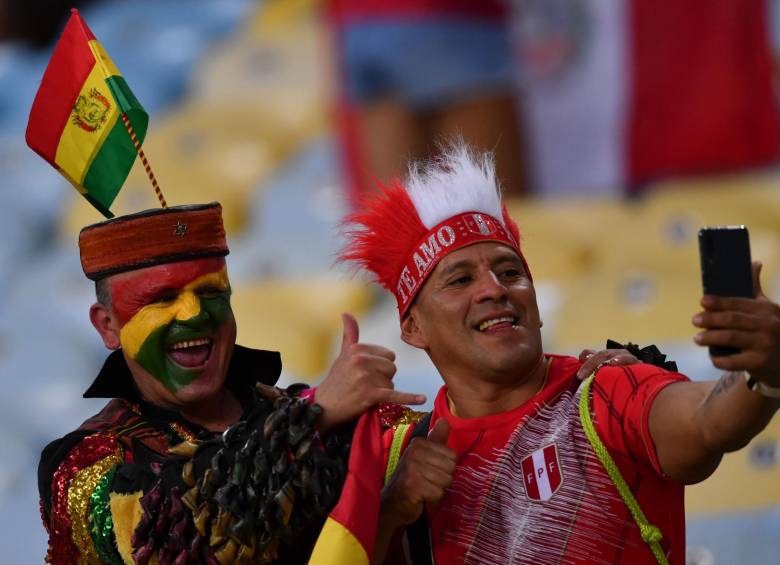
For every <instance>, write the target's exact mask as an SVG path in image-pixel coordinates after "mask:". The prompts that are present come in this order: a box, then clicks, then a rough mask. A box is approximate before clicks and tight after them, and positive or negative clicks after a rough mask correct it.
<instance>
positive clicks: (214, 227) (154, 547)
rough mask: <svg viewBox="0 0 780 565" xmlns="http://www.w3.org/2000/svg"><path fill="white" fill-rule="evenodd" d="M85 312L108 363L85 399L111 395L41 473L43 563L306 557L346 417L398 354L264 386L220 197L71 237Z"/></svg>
mask: <svg viewBox="0 0 780 565" xmlns="http://www.w3.org/2000/svg"><path fill="white" fill-rule="evenodd" d="M79 247H80V251H81V261H82V267H83V269H84V272H85V274H86V275H87V277H88V278H90V279H92V280H93V281H95V283H96V291H97V297H98V301H97V302H96V303H95V304H93V305H92V307H91V308H90V312H89V317H90V320H91V321H92V324H93V325H94V327H95V328H96V330H97V332H98V333H99V334H100V336H101V338H102V340H103V342H104V344H105V346H106V347H107V348H108V349H110V350H112V351H113V352H112V353H111V354H110V355H109V357H108V359H107V360H106V362H105V364H104V366H103V368H102V370H101V371H100V373H99V375H98V377H97V378H96V379H95V381H94V382H93V383H92V385H91V386H90V387H89V389H88V390H87V391H86V392H85V394H84V396H85V397H90V398H94V397H102V398H110V399H112V400H110V401H109V402H108V404H107V405H106V407H105V408H104V409H103V410H102V411H101V412H100V413H99V414H97V415H95V416H93V417H92V418H90V419H89V420H87V421H86V422H84V424H82V426H81V427H79V429H77V430H75V431H73V432H71V433H69V434H67V435H65V436H64V437H62V438H60V439H58V440H56V441H54V442H52V443H51V444H49V445H48V446H47V447H46V448H45V449H44V451H43V454H42V456H41V462H40V466H39V490H40V495H41V513H42V516H43V521H44V524H45V526H46V528H47V530H48V532H49V536H50V537H49V551H48V555H47V561H48V562H50V563H58V564H60V563H61V564H72V563H77V562H78V563H81V562H89V563H93V562H104V563H134V562H135V563H147V562H154V561H155V560H156V561H157V562H159V563H176V564H183V563H232V562H257V563H268V562H281V563H302V562H305V560H306V557H307V555H308V551H310V549H311V545H312V543H313V541H314V539H315V537H316V535H317V533H318V531H319V528H320V527H321V525H322V523H323V522H324V520H325V517H326V516H327V513H328V511H329V510H330V508H331V507H332V506H333V504H334V503H335V502H336V500H337V498H338V495H339V491H340V488H341V484H342V482H343V480H344V475H345V472H346V465H345V463H346V456H347V453H348V449H349V441H350V436H351V430H350V426H349V425H348V424H350V423H351V422H353V421H354V420H355V419H356V418H357V417H358V416H359V415H360V414H361V413H363V412H364V411H365V410H366V409H368V408H370V407H371V406H373V405H375V404H377V403H379V402H397V403H405V404H419V403H421V402H424V400H425V399H424V397H421V396H420V395H415V394H407V393H403V392H400V391H395V390H393V385H392V380H391V379H392V377H393V374H394V372H395V365H394V363H393V360H394V355H393V353H392V352H391V351H389V350H387V349H385V348H383V347H380V346H376V345H370V344H361V343H359V342H358V328H357V323H356V322H355V320H354V318H352V317H351V316H349V315H345V316H344V338H343V346H342V351H341V354H340V355H339V357H338V358H337V359H336V361H335V363H334V365H333V367H332V368H331V370H330V372H329V374H328V375H327V377H326V378H325V379H324V381H323V382H322V384H321V385H320V386H319V387H318V388H317V389H316V390H315V389H308V388H306V387H302V386H295V387H291V388H289V389H287V390H286V391H283V390H280V389H276V388H273V386H272V385H273V384H274V383H275V382H276V380H277V378H278V377H279V373H280V370H281V362H280V357H279V354H278V353H275V352H268V351H258V350H252V349H248V348H245V347H241V346H239V345H236V344H235V339H236V322H235V318H234V316H233V311H232V310H231V307H230V290H231V289H230V282H229V280H228V275H227V269H226V264H225V259H224V256H225V255H227V253H228V248H227V244H226V241H225V232H224V229H223V226H222V218H221V207H220V206H219V204H216V203H214V204H208V205H195V206H179V207H172V208H166V209H160V210H151V211H146V212H141V213H138V214H133V215H129V216H124V217H120V218H115V219H113V220H109V221H106V222H102V223H100V224H95V225H93V226H89V227H87V228H85V229H84V230H82V232H81V234H80V236H79Z"/></svg>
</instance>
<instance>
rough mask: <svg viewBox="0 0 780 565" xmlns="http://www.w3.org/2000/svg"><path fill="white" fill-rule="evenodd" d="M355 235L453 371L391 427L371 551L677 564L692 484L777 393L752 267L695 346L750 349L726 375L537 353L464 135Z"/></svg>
mask: <svg viewBox="0 0 780 565" xmlns="http://www.w3.org/2000/svg"><path fill="white" fill-rule="evenodd" d="M347 239H348V241H347V245H346V248H345V250H344V252H343V254H342V259H344V260H349V261H355V262H357V264H358V265H360V266H361V267H363V268H364V269H366V270H367V271H369V272H371V273H372V274H373V275H374V277H375V279H376V281H377V282H378V283H379V284H381V285H382V286H383V287H385V288H386V289H387V290H389V291H390V292H392V293H393V294H394V296H395V298H396V301H397V303H398V308H399V314H400V329H401V337H402V339H403V340H404V341H405V342H406V343H408V344H409V345H411V346H413V347H416V348H419V349H422V350H424V351H425V352H426V353H427V354H428V356H429V357H430V359H431V361H432V362H433V363H434V365H435V366H436V368H437V370H438V371H439V373H440V375H441V377H442V380H443V386H442V388H441V390H440V391H439V394H438V395H437V397H436V399H435V401H434V408H433V411H432V412H431V413H430V415H429V416H428V417H426V419H424V420H422V421H421V423H419V424H417V425H408V424H406V423H399V424H398V425H397V426H395V427H394V428H393V429H392V430H391V431H389V432H386V434H385V436H384V438H383V440H384V447H385V462H386V469H387V471H386V474H385V478H386V480H385V486H384V489H383V490H382V509H381V514H380V521H379V533H378V538H377V544H376V550H375V553H374V557H375V560H376V562H378V563H381V562H383V561H384V558H385V556H386V555H387V553H386V550H387V549H388V547H390V548H391V551H390V554H389V555H390V557H388V558H387V560H386V562H388V563H406V562H409V561H411V562H412V563H415V564H430V563H434V562H435V563H441V564H450V563H474V564H484V563H500V564H509V563H529V564H530V563H534V564H535V563H545V564H547V563H567V564H580V563H581V564H586V563H587V564H592V563H611V564H632V565H633V564H638V563H641V564H646V563H656V562H658V563H676V564H682V563H684V561H685V520H684V518H685V516H684V503H683V502H684V496H683V494H684V485H685V484H691V483H695V482H698V481H701V480H704V479H705V478H707V477H708V476H709V475H710V474H712V473H713V472H714V471H715V469H716V468H717V466H718V464H719V463H720V460H721V458H722V456H723V454H724V453H726V452H729V451H734V450H737V449H740V448H741V447H744V446H745V445H747V443H748V442H749V441H750V440H751V438H753V437H754V436H755V435H756V434H758V433H759V432H760V431H761V430H762V429H763V428H764V427H765V426H766V425H767V423H768V422H769V420H770V419H771V418H772V415H773V414H774V413H775V412H776V411H777V409H778V407H780V306H778V304H776V303H774V302H772V301H771V300H770V299H769V298H767V296H766V295H764V293H763V292H762V291H761V286H760V284H759V272H760V264H759V263H756V264H754V273H753V274H754V289H755V298H728V297H718V296H704V297H703V298H702V301H701V306H702V307H703V311H701V312H699V313H698V314H696V315H695V316H694V317H693V320H692V321H693V324H694V326H696V327H697V328H699V330H700V332H699V333H698V334H697V335H696V336H695V338H694V341H695V343H696V344H697V345H701V346H732V347H738V348H739V349H740V350H741V351H740V352H739V353H736V354H734V355H729V356H725V357H712V362H713V364H714V365H715V366H716V367H718V368H721V369H724V370H726V371H728V372H727V373H726V374H725V375H724V376H723V377H722V378H721V379H720V380H719V381H698V382H691V381H689V380H688V379H687V378H686V377H685V376H684V375H681V374H679V373H678V372H677V371H676V367H675V368H672V367H668V366H667V368H660V367H658V366H655V365H656V364H655V363H653V364H644V363H643V364H635V365H631V366H622V367H612V366H608V365H607V366H597V367H592V366H591V367H587V368H586V367H584V366H583V365H582V363H581V361H580V360H578V359H575V358H573V357H567V356H562V355H553V354H550V353H546V352H545V351H544V349H543V343H542V336H541V332H540V328H541V326H542V319H541V317H540V314H539V308H538V305H537V299H536V294H535V290H534V284H533V280H532V271H531V270H530V269H529V266H528V264H527V263H526V261H525V258H524V256H523V253H522V250H521V245H520V237H519V231H518V228H517V225H516V224H515V223H514V221H512V219H511V218H510V217H509V215H508V214H507V211H506V208H505V207H504V206H503V204H502V203H501V198H500V191H499V188H498V186H497V184H496V180H495V171H494V169H493V165H492V162H491V159H490V158H489V157H488V156H484V155H482V156H475V155H474V154H472V152H471V151H470V150H469V149H468V148H466V147H463V146H458V145H455V146H452V147H449V148H446V149H445V151H443V154H442V156H441V157H440V158H439V159H438V160H437V161H434V162H432V163H430V164H427V165H420V166H414V167H412V168H411V169H410V174H409V177H408V178H407V179H406V180H405V182H404V183H403V184H402V183H397V184H395V185H394V186H391V187H387V188H384V189H383V190H382V191H381V193H380V194H378V195H376V196H372V197H368V198H367V199H366V202H365V206H364V208H363V209H361V210H360V211H358V212H356V213H354V214H353V215H352V216H351V217H349V218H348V220H347ZM651 360H652V359H651ZM662 364H663V363H662ZM591 373H592V375H591ZM583 375H591V376H588V377H587V378H586V380H585V381H584V382H580V378H581V377H582V376H583ZM393 540H395V542H396V543H392V542H393ZM395 550H398V551H395Z"/></svg>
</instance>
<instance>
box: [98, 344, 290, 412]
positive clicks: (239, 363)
mask: <svg viewBox="0 0 780 565" xmlns="http://www.w3.org/2000/svg"><path fill="white" fill-rule="evenodd" d="M281 372H282V358H281V356H280V355H279V353H278V352H277V351H263V350H262V349H250V348H249V347H243V346H241V345H236V346H235V347H233V355H232V356H231V357H230V365H229V366H228V372H227V377H226V378H225V386H226V387H228V388H229V389H230V390H231V391H233V392H235V393H237V394H238V395H239V398H242V395H243V394H244V393H245V392H246V391H247V390H248V389H249V387H251V385H254V384H255V383H258V382H260V383H263V384H266V385H275V384H276V381H278V380H279V375H280V373H281ZM83 396H84V398H123V399H125V400H129V401H131V402H139V401H140V400H141V398H140V395H139V393H138V389H137V388H136V386H135V383H134V381H133V375H132V374H131V373H130V368H129V367H128V366H127V363H126V362H125V357H124V355H123V354H122V350H121V349H118V350H116V351H114V352H112V353H111V354H110V355H109V356H108V358H107V359H106V361H105V363H103V368H102V369H100V373H98V376H97V378H96V379H95V380H94V382H93V383H92V384H91V385H90V387H89V388H88V389H87V390H86V392H85V393H84V395H83Z"/></svg>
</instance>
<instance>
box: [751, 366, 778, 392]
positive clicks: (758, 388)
mask: <svg viewBox="0 0 780 565" xmlns="http://www.w3.org/2000/svg"><path fill="white" fill-rule="evenodd" d="M743 373H744V374H745V384H747V387H748V390H751V391H753V392H757V393H758V394H760V395H761V396H766V397H767V398H780V387H774V386H769V385H768V384H766V383H762V382H761V381H757V380H756V379H754V378H753V377H752V376H751V374H750V373H748V372H747V371H743Z"/></svg>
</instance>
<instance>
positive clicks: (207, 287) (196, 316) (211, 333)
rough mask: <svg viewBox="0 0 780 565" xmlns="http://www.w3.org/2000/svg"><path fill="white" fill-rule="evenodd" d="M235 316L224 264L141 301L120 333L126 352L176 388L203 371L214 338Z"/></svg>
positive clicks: (170, 388) (151, 372) (166, 384)
mask: <svg viewBox="0 0 780 565" xmlns="http://www.w3.org/2000/svg"><path fill="white" fill-rule="evenodd" d="M230 317H231V310H230V284H229V282H228V278H227V270H226V269H225V268H224V267H223V268H222V269H221V270H220V271H217V272H212V273H208V274H205V275H202V276H200V277H198V278H196V279H195V280H193V281H192V282H190V283H188V284H186V285H184V286H183V287H181V288H180V289H178V290H173V291H170V292H168V293H167V294H164V295H163V296H161V297H160V299H158V300H157V301H156V302H153V303H151V304H147V305H145V306H143V307H141V308H140V309H139V310H137V311H136V312H135V314H133V316H132V317H131V318H130V320H129V321H128V322H127V323H126V324H124V326H122V329H121V330H120V334H119V338H120V342H121V344H122V347H123V348H124V350H125V353H126V354H128V355H129V356H130V357H132V358H133V359H135V360H136V361H137V362H138V364H139V365H141V367H143V368H144V369H145V370H146V371H147V372H149V373H150V374H151V375H152V376H154V377H155V378H156V379H158V380H159V381H160V382H161V383H162V384H163V385H165V387H166V388H167V389H168V390H170V391H171V392H176V391H177V390H179V389H181V388H183V387H185V386H187V385H188V384H190V383H191V382H193V381H194V380H195V379H197V378H198V377H199V376H200V374H201V372H202V371H203V367H204V364H205V363H206V362H207V360H208V359H210V356H211V353H212V348H213V347H214V345H215V344H214V342H213V340H214V339H217V338H218V335H217V334H218V333H219V330H220V328H221V327H222V326H223V325H224V324H225V323H226V322H227V321H228V320H229V319H230Z"/></svg>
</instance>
